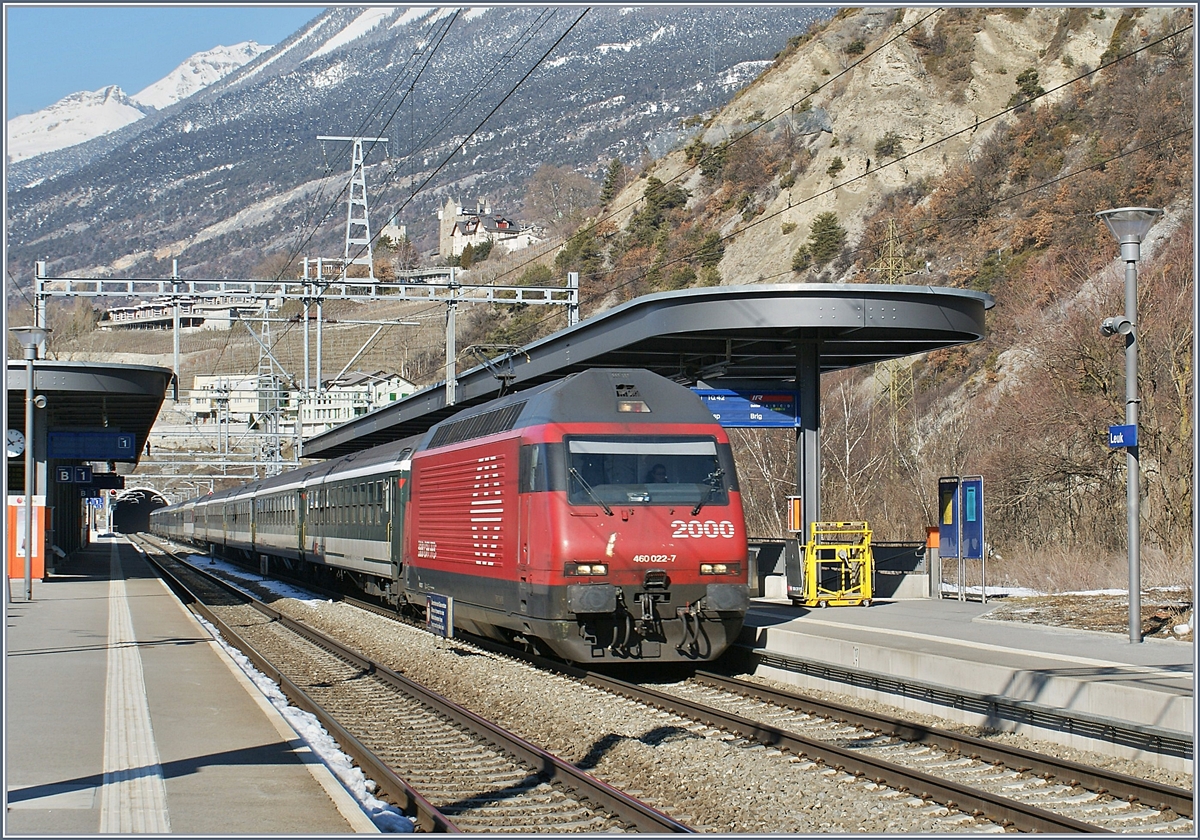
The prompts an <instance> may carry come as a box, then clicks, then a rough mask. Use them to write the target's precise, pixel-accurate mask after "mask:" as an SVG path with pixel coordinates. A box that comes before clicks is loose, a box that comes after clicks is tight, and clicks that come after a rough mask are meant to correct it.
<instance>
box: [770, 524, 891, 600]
mask: <svg viewBox="0 0 1200 840" xmlns="http://www.w3.org/2000/svg"><path fill="white" fill-rule="evenodd" d="M803 549H804V563H803V570H802V574H801V580H800V581H798V583H799V584H800V585H799V586H794V585H793V582H792V580H790V579H789V581H788V597H789V598H791V600H792V603H793V604H795V605H796V606H805V607H828V606H835V607H852V606H859V605H861V606H864V607H869V606H870V605H871V582H872V579H873V578H874V576H875V558H874V555H873V554H872V553H871V529H870V527H869V526H868V525H867V523H866V522H813V523H812V527H811V534H810V536H809V540H808V543H807V544H806V545H804V546H803ZM797 559H798V558H797ZM797 565H799V564H797ZM790 577H791V576H790V575H789V578H790Z"/></svg>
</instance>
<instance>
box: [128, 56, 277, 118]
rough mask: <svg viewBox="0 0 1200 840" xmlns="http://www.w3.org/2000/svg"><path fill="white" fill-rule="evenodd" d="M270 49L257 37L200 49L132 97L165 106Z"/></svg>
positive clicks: (153, 104)
mask: <svg viewBox="0 0 1200 840" xmlns="http://www.w3.org/2000/svg"><path fill="white" fill-rule="evenodd" d="M269 49H271V48H270V47H269V46H263V45H262V44H259V43H257V42H255V41H243V42H242V43H240V44H234V45H233V46H232V47H214V48H213V49H211V50H208V51H207V52H198V53H196V54H195V55H193V56H192V57H191V58H189V59H188V60H187V61H185V62H183V64H180V65H179V66H178V67H176V68H175V69H174V70H172V71H171V72H170V73H168V74H167V75H166V76H165V77H163V78H162V79H159V80H158V81H157V82H155V83H154V84H152V85H150V86H149V87H147V88H145V89H144V90H141V91H138V92H137V93H135V94H134V95H133V96H132V97H130V98H131V99H132V100H133V101H134V102H136V103H138V104H139V105H145V106H147V107H149V108H156V109H158V110H162V109H163V108H166V107H167V106H169V105H174V104H175V103H176V102H179V101H180V100H183V99H187V98H188V97H189V96H191V95H192V94H193V93H195V92H196V91H198V90H200V89H202V88H206V87H208V86H209V85H211V84H212V83H213V82H215V81H217V80H218V79H223V78H225V76H227V75H229V74H230V73H232V72H233V71H234V70H236V69H238V68H239V67H241V66H242V65H243V64H248V63H249V62H251V61H253V60H254V59H256V58H258V56H260V55H262V54H263V53H265V52H266V51H267V50H269Z"/></svg>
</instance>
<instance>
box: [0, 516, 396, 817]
mask: <svg viewBox="0 0 1200 840" xmlns="http://www.w3.org/2000/svg"><path fill="white" fill-rule="evenodd" d="M10 591H11V593H12V598H11V600H10V601H9V602H8V603H7V604H6V608H5V618H6V633H5V641H6V650H5V679H4V688H5V706H6V715H5V738H4V753H5V756H4V758H5V763H4V769H5V773H4V776H5V789H6V798H5V804H6V808H5V818H4V823H5V824H4V835H5V836H6V837H7V836H12V835H48V834H50V835H68V836H78V835H84V834H129V833H150V834H167V833H173V834H190V835H221V834H226V835H249V834H297V835H305V836H311V835H314V834H339V833H351V832H354V833H357V832H364V833H365V832H377V831H378V829H377V828H376V826H375V824H374V823H373V822H372V821H371V819H370V818H369V817H368V816H367V815H366V813H364V811H363V810H362V808H361V807H360V805H359V804H358V802H357V801H356V800H355V799H354V797H353V796H352V795H351V794H350V793H349V792H348V791H347V790H346V788H345V787H344V786H343V785H342V783H341V782H340V781H338V779H337V778H336V777H334V776H333V774H332V773H330V771H329V770H328V769H327V768H326V767H325V765H324V764H322V763H321V762H320V761H319V759H318V758H317V757H316V756H315V755H314V754H313V753H312V752H311V751H310V749H309V747H308V746H307V745H306V744H305V743H304V741H303V740H302V739H301V738H300V737H299V736H298V735H297V734H296V732H295V730H293V729H292V728H291V726H290V725H289V724H288V723H287V721H286V720H285V718H284V717H283V716H282V715H281V714H280V713H279V712H278V711H277V710H276V709H275V707H274V706H272V705H271V704H270V703H269V702H268V700H267V699H266V698H265V697H264V696H263V694H262V693H261V692H260V691H259V690H258V689H257V688H256V687H255V686H254V684H253V683H251V682H250V680H249V679H248V678H247V677H246V675H245V674H244V673H243V672H242V671H241V670H240V669H239V668H238V666H237V665H236V664H235V663H234V662H233V660H232V659H231V658H230V657H229V656H228V654H227V653H226V652H225V651H224V649H223V648H222V647H221V646H220V645H219V644H218V643H217V642H216V641H214V640H213V638H212V637H211V636H210V635H209V634H208V632H207V631H206V630H205V629H204V628H203V627H202V626H201V625H200V623H199V622H198V621H197V620H196V619H195V618H194V617H193V615H192V614H191V613H190V612H188V611H187V609H185V608H184V607H183V606H182V605H181V604H180V602H179V600H178V599H177V598H176V597H175V596H174V595H173V594H172V593H171V592H170V591H169V590H168V589H167V587H166V585H165V584H164V583H163V582H162V581H161V580H160V579H159V578H158V577H156V576H155V574H154V572H153V571H152V569H151V568H150V566H149V564H148V563H147V562H146V561H145V559H143V558H142V556H141V555H140V554H139V553H138V552H137V551H136V550H135V549H134V548H133V547H132V546H131V545H130V544H129V543H128V542H126V541H125V540H124V538H121V537H113V538H100V539H98V540H96V541H94V542H93V543H92V545H91V546H89V547H88V548H85V549H83V550H81V551H79V552H76V553H75V554H74V555H73V556H72V557H71V558H70V559H69V560H68V561H67V562H65V563H61V564H60V566H59V568H58V570H57V572H56V574H55V575H54V576H52V577H50V578H49V579H47V580H44V581H41V580H35V581H34V583H33V599H32V601H25V600H24V582H23V581H20V580H13V581H11V586H10Z"/></svg>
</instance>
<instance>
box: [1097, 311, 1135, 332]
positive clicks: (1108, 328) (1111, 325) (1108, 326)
mask: <svg viewBox="0 0 1200 840" xmlns="http://www.w3.org/2000/svg"><path fill="white" fill-rule="evenodd" d="M1100 332H1101V333H1103V334H1104V335H1129V334H1130V333H1131V332H1133V321H1130V320H1129V319H1128V318H1126V317H1124V316H1122V315H1118V316H1116V317H1115V318H1105V319H1104V320H1103V321H1101V322H1100Z"/></svg>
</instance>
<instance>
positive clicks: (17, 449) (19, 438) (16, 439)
mask: <svg viewBox="0 0 1200 840" xmlns="http://www.w3.org/2000/svg"><path fill="white" fill-rule="evenodd" d="M5 446H6V447H7V452H8V457H9V458H16V457H17V456H18V455H20V454H21V453H22V452H24V451H25V435H24V433H23V432H22V431H21V430H20V429H9V430H8V436H7V437H6V438H5Z"/></svg>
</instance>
